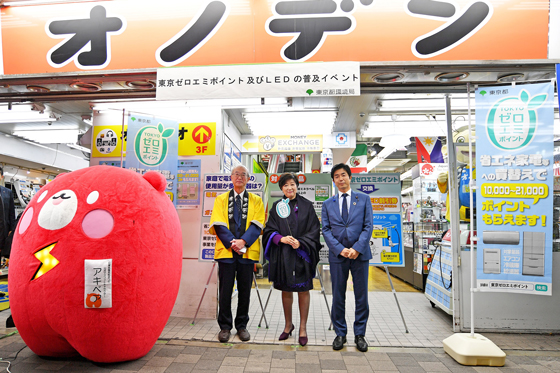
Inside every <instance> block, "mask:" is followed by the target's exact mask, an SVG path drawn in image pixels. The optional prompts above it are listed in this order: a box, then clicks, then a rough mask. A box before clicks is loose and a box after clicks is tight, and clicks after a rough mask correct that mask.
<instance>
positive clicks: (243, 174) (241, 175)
mask: <svg viewBox="0 0 560 373" xmlns="http://www.w3.org/2000/svg"><path fill="white" fill-rule="evenodd" d="M246 176H247V174H246V173H245V172H242V173H239V172H234V173H232V174H231V177H243V178H244V177H246Z"/></svg>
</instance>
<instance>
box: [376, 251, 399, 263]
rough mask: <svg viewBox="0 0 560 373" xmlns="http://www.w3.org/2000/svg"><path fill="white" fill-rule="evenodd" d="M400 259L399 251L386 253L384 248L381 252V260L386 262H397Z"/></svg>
mask: <svg viewBox="0 0 560 373" xmlns="http://www.w3.org/2000/svg"><path fill="white" fill-rule="evenodd" d="M400 260H401V254H400V253H388V252H386V251H385V250H383V251H382V252H381V261H382V262H388V263H398V262H400Z"/></svg>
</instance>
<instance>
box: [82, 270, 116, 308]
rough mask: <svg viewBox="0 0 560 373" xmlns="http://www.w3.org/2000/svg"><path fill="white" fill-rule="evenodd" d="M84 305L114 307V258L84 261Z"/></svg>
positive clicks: (86, 306) (88, 306) (87, 306)
mask: <svg viewBox="0 0 560 373" xmlns="http://www.w3.org/2000/svg"><path fill="white" fill-rule="evenodd" d="M84 272H85V279H84V307H85V308H91V309H96V308H100V309H101V308H112V307H113V259H100V260H91V259H86V260H85V261H84Z"/></svg>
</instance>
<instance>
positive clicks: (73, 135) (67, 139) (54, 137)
mask: <svg viewBox="0 0 560 373" xmlns="http://www.w3.org/2000/svg"><path fill="white" fill-rule="evenodd" d="M13 135H14V136H18V137H22V138H24V139H28V140H31V141H34V142H38V143H40V144H71V143H75V142H76V141H77V140H78V130H44V131H14V132H13Z"/></svg>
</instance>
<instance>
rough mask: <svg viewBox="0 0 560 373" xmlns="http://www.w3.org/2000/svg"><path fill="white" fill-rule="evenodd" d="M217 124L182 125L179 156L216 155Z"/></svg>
mask: <svg viewBox="0 0 560 373" xmlns="http://www.w3.org/2000/svg"><path fill="white" fill-rule="evenodd" d="M215 154H216V123H215V122H212V123H180V124H179V155H180V156H185V155H197V156H201V155H215Z"/></svg>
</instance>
